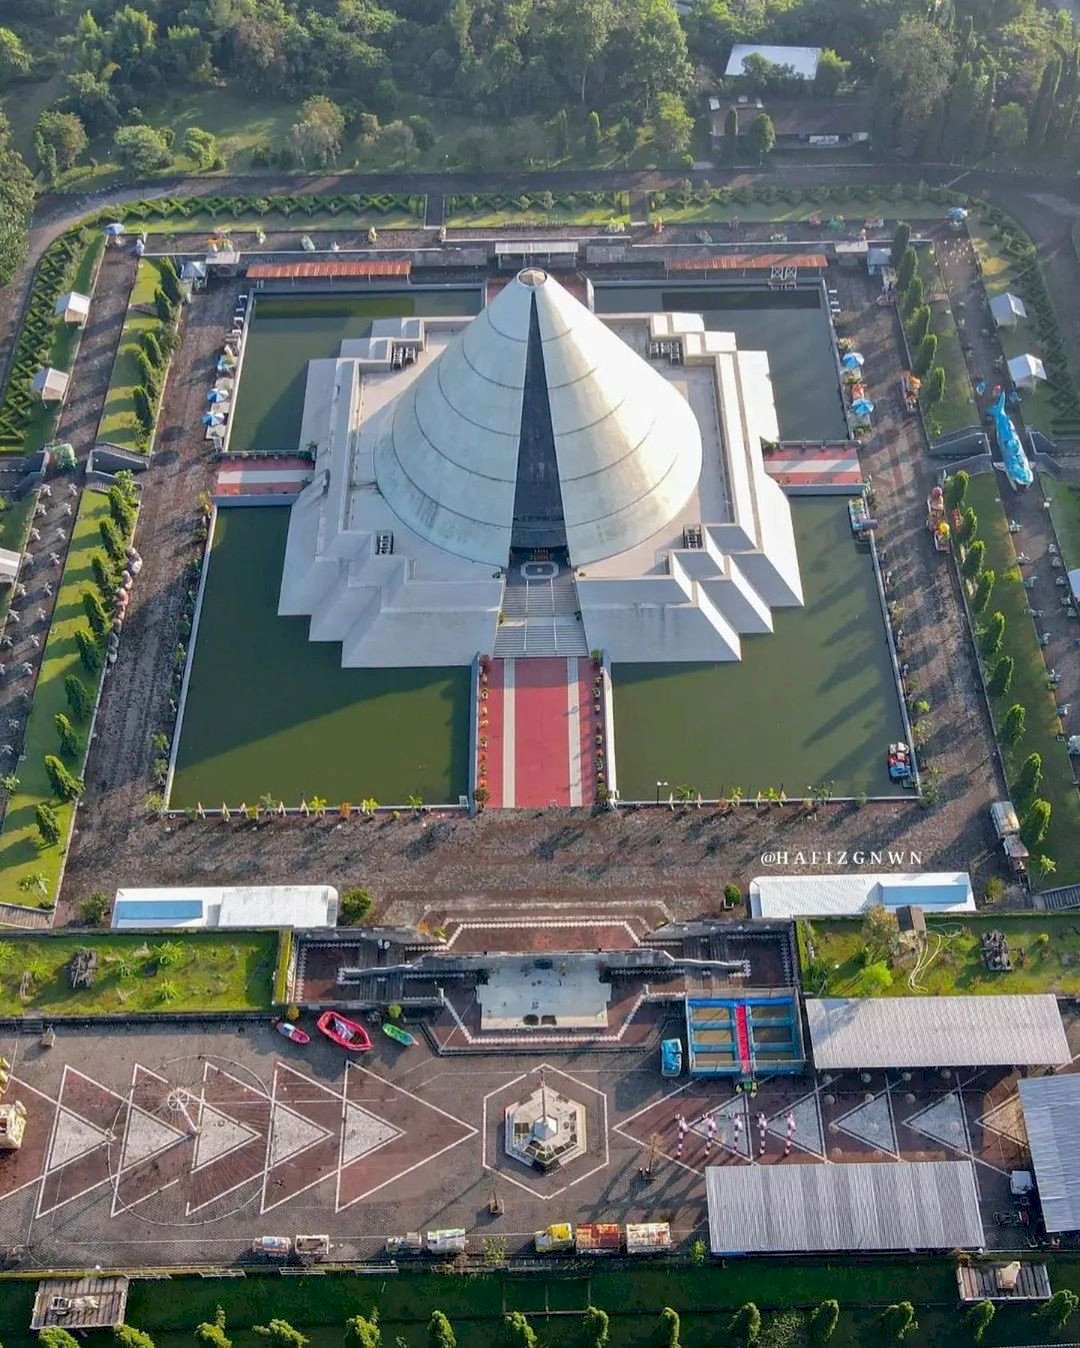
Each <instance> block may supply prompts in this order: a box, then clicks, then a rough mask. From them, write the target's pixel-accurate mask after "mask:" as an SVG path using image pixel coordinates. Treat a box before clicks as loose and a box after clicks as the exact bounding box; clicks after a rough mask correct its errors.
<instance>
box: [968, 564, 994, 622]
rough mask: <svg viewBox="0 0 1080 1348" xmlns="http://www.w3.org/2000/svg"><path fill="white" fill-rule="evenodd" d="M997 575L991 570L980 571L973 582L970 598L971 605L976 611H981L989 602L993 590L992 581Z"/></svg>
mask: <svg viewBox="0 0 1080 1348" xmlns="http://www.w3.org/2000/svg"><path fill="white" fill-rule="evenodd" d="M996 579H997V576H996V575H995V573H994V572H993V571H980V572H979V579H978V581H977V582H976V584H975V594H974V596H973V597H972V600H971V607H972V608H973V609H974V610H975V612H976V613H982V612H983V611H984V610H985V609H986V606H987V604H989V602H990V596H991V594H993V592H994V581H995V580H996Z"/></svg>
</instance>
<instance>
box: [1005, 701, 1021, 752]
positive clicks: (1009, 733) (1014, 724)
mask: <svg viewBox="0 0 1080 1348" xmlns="http://www.w3.org/2000/svg"><path fill="white" fill-rule="evenodd" d="M1026 720H1027V710H1026V708H1024V707H1023V706H1022V705H1021V704H1020V703H1019V702H1014V703H1013V705H1012V706H1011V707H1010V708H1009V710H1008V711H1007V712H1006V713H1005V720H1004V721H1003V722H1002V726H1001V734H1002V736H1003V738H1004V739H1005V740H1007V741H1008V743H1009V744H1015V743H1016V742H1017V740H1019V739H1023V736H1024V723H1025V721H1026Z"/></svg>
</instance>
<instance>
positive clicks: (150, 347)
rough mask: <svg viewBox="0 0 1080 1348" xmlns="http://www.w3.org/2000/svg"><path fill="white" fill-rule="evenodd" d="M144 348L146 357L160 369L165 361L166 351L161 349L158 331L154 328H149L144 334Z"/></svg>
mask: <svg viewBox="0 0 1080 1348" xmlns="http://www.w3.org/2000/svg"><path fill="white" fill-rule="evenodd" d="M142 349H143V353H144V354H145V356H146V359H147V360H148V361H149V362H150V364H151V365H152V366H153V367H154V369H155V370H160V369H161V367H162V365H164V363H165V353H164V351H162V349H161V343H160V342H159V341H158V336H157V333H156V332H154V331H153V330H152V329H147V331H146V332H144V333H143V335H142Z"/></svg>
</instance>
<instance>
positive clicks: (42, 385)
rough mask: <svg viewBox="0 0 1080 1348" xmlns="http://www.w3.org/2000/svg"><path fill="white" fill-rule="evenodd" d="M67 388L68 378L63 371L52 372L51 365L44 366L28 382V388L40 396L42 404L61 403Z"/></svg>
mask: <svg viewBox="0 0 1080 1348" xmlns="http://www.w3.org/2000/svg"><path fill="white" fill-rule="evenodd" d="M67 386H68V377H67V375H66V374H65V373H64V371H63V370H54V369H53V368H52V366H51V365H46V366H45V368H44V369H43V370H38V372H37V374H36V375H34V378H33V379H32V380H31V382H30V387H31V388H32V389H33V390H34V392H35V393H38V394H40V395H41V401H42V402H43V403H59V402H63V400H64V394H65V393H66V392H67Z"/></svg>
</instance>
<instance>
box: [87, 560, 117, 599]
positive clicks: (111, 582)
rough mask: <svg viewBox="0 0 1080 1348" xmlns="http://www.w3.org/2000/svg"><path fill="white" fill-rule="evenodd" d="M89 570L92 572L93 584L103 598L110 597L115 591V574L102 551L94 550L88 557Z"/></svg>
mask: <svg viewBox="0 0 1080 1348" xmlns="http://www.w3.org/2000/svg"><path fill="white" fill-rule="evenodd" d="M90 570H91V571H92V572H93V573H94V584H95V585H96V586H97V587H98V590H99V591H100V592H101V597H102V598H103V599H111V598H112V597H113V595H114V594H115V592H116V576H115V575H114V574H113V569H112V567H111V566H110V565H109V563H108V561H107V560H106V558H105V554H104V553H103V552H95V553H94V555H93V556H92V557H91V558H90Z"/></svg>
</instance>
